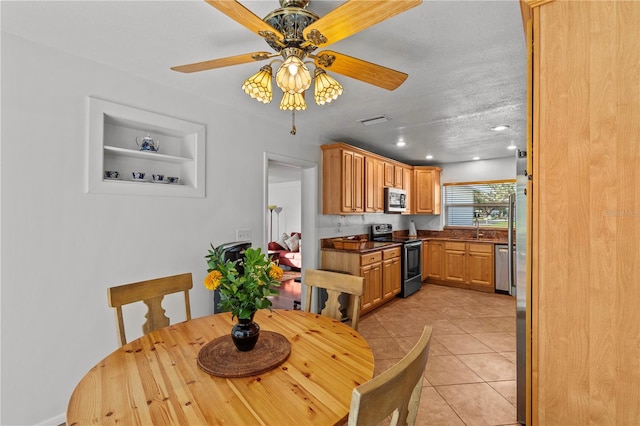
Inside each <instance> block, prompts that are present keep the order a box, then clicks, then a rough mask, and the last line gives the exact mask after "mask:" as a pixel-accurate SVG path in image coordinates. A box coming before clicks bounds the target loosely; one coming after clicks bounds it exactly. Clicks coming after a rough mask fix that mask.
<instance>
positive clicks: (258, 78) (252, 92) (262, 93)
mask: <svg viewBox="0 0 640 426" xmlns="http://www.w3.org/2000/svg"><path fill="white" fill-rule="evenodd" d="M272 76H273V70H272V69H271V66H270V65H265V66H264V67H262V68H260V71H258V72H257V73H255V74H254V75H252V76H251V77H249V78H247V79H246V80H245V81H244V83H243V84H242V90H244V92H245V93H246V94H247V95H249V96H251V97H252V98H253V99H256V100H257V101H259V102H262V103H264V104H268V103H270V102H271V99H272V98H273V89H272V85H271V77H272Z"/></svg>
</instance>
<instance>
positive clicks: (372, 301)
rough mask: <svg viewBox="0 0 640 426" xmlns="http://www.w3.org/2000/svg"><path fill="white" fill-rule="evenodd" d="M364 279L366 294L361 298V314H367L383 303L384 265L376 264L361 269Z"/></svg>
mask: <svg viewBox="0 0 640 426" xmlns="http://www.w3.org/2000/svg"><path fill="white" fill-rule="evenodd" d="M360 276H361V277H363V278H364V293H363V294H362V297H360V312H361V313H362V312H367V311H370V310H371V309H373V308H374V307H375V306H376V305H379V304H380V303H382V265H381V263H380V262H375V263H372V264H370V265H366V266H363V267H361V268H360Z"/></svg>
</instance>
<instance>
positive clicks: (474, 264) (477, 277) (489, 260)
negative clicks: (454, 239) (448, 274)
mask: <svg viewBox="0 0 640 426" xmlns="http://www.w3.org/2000/svg"><path fill="white" fill-rule="evenodd" d="M466 254H467V259H466V263H467V282H468V283H469V284H473V285H481V286H484V287H487V288H489V289H491V291H493V290H494V274H493V270H494V268H495V264H494V261H493V256H494V250H493V244H480V243H467V253H466Z"/></svg>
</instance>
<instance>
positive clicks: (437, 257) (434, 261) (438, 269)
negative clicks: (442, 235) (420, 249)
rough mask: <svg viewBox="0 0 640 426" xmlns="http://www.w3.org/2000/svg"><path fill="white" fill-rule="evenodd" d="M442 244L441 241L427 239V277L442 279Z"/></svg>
mask: <svg viewBox="0 0 640 426" xmlns="http://www.w3.org/2000/svg"><path fill="white" fill-rule="evenodd" d="M442 264H443V245H442V241H429V248H428V251H427V261H426V265H427V268H426V269H427V279H428V278H433V279H438V280H439V279H442V278H443V273H442Z"/></svg>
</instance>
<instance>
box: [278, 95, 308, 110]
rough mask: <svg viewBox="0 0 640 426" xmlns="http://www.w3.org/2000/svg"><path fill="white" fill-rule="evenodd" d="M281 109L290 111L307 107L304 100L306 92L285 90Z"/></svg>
mask: <svg viewBox="0 0 640 426" xmlns="http://www.w3.org/2000/svg"><path fill="white" fill-rule="evenodd" d="M280 109H282V110H289V111H294V110H295V111H300V110H305V109H307V103H306V102H305V100H304V93H289V92H284V94H283V95H282V101H281V102H280Z"/></svg>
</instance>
